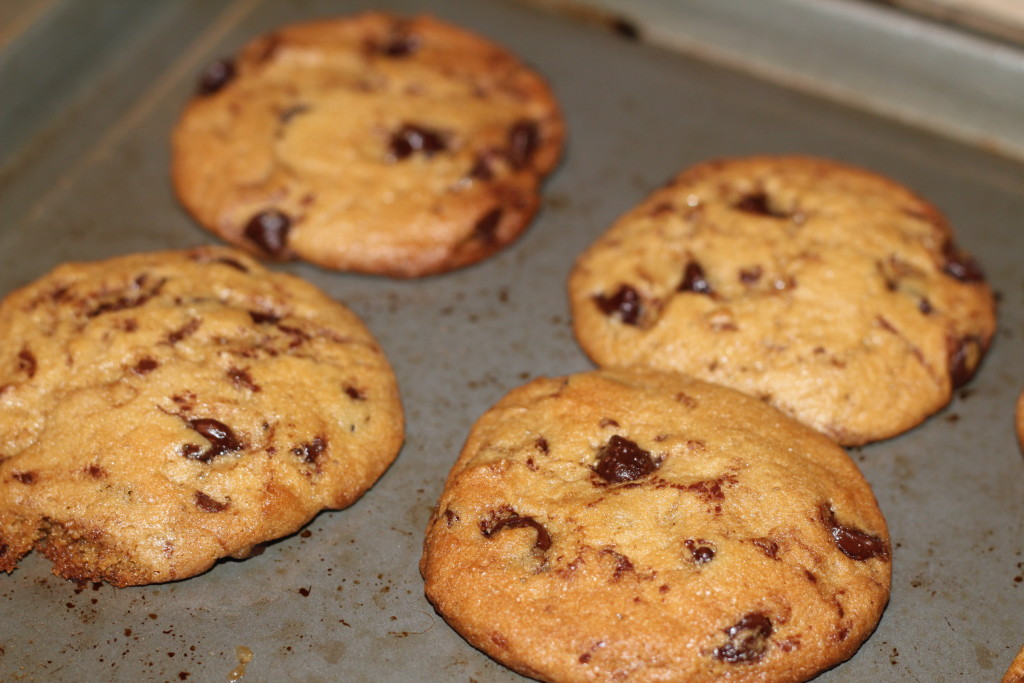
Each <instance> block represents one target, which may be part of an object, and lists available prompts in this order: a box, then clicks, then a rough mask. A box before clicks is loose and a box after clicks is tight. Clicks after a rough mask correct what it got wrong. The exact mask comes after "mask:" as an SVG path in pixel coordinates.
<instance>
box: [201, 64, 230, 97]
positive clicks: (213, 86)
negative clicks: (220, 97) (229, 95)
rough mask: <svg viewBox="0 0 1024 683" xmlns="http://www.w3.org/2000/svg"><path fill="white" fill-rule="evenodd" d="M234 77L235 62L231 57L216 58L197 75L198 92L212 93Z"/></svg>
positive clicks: (203, 93)
mask: <svg viewBox="0 0 1024 683" xmlns="http://www.w3.org/2000/svg"><path fill="white" fill-rule="evenodd" d="M234 77H235V62H234V60H231V59H217V60H214V61H212V62H210V63H209V64H207V65H206V68H205V69H203V73H202V74H201V75H200V76H199V94H200V95H212V94H213V93H215V92H217V91H218V90H220V89H222V88H223V87H224V86H226V85H227V84H228V83H230V82H231V81H232V80H233V79H234Z"/></svg>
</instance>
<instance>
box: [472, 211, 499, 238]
mask: <svg viewBox="0 0 1024 683" xmlns="http://www.w3.org/2000/svg"><path fill="white" fill-rule="evenodd" d="M501 214H502V211H501V207H495V208H493V209H491V210H490V211H488V212H487V213H485V214H484V215H483V216H481V217H480V220H478V221H477V222H476V225H475V226H473V234H475V235H476V236H477V237H478V238H480V239H481V240H483V241H484V242H487V243H488V244H494V243H495V242H496V238H497V236H498V226H499V225H500V224H501Z"/></svg>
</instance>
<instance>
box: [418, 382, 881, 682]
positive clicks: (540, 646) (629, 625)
mask: <svg viewBox="0 0 1024 683" xmlns="http://www.w3.org/2000/svg"><path fill="white" fill-rule="evenodd" d="M420 568H421V571H422V573H423V576H424V579H425V586H426V593H427V596H428V597H429V599H430V600H431V601H432V602H433V604H434V605H435V607H436V608H437V610H438V611H439V612H440V613H441V614H442V615H443V616H444V618H445V619H446V620H447V621H448V623H449V624H451V626H452V627H454V628H455V629H456V630H457V631H458V632H459V633H460V634H461V635H462V636H463V637H465V638H466V639H467V640H468V641H469V642H470V643H471V644H473V645H474V646H476V647H478V648H480V649H481V650H483V651H484V652H486V653H487V654H489V655H491V656H492V657H494V658H495V659H497V660H498V661H500V662H502V663H504V664H506V665H508V666H509V667H511V668H513V669H515V670H516V671H519V672H521V673H523V674H525V675H528V676H532V677H534V678H538V679H541V680H551V681H583V680H595V679H608V680H627V679H634V678H635V679H636V680H687V681H689V680H693V681H712V680H726V679H727V680H751V681H754V680H758V681H761V680H773V681H774V680H778V681H800V680H806V679H808V678H811V677H812V676H814V675H815V674H816V673H818V672H820V671H822V670H824V669H827V668H829V667H831V666H834V665H835V664H837V663H839V662H841V661H843V660H845V659H846V658H848V657H850V656H851V655H852V654H853V653H854V652H855V651H856V650H857V648H858V647H859V646H860V644H861V643H862V642H863V641H864V640H865V639H866V638H867V637H868V635H869V634H870V633H871V632H872V630H873V629H874V627H875V625H876V624H877V623H878V619H879V617H880V615H881V613H882V610H883V608H884V607H885V604H886V601H887V600H888V595H889V585H890V570H891V549H890V543H889V537H888V533H887V531H886V525H885V521H884V519H883V517H882V514H881V512H880V511H879V509H878V507H877V505H876V503H875V500H874V497H873V495H872V493H871V490H870V488H869V487H868V485H867V483H866V482H865V480H864V478H863V477H862V476H861V474H860V473H859V471H858V470H857V467H856V466H855V465H854V464H853V462H852V461H851V460H850V459H849V457H847V455H846V453H845V452H844V451H843V450H842V449H841V448H839V447H838V446H837V445H836V444H835V443H833V442H832V441H831V440H829V439H828V438H827V437H825V436H823V435H821V434H819V433H817V432H815V431H813V430H811V429H810V428H808V427H806V426H804V425H801V424H799V423H797V422H796V421H794V420H792V419H790V418H787V417H786V416H784V415H783V414H781V413H780V412H778V411H777V410H775V409H773V408H771V407H770V406H768V405H766V404H765V403H763V402H762V401H758V400H757V399H754V398H752V397H749V396H746V395H743V394H740V393H739V392H736V391H734V390H731V389H727V388H724V387H721V386H718V385H712V384H707V383H704V382H702V381H699V380H695V379H689V378H686V377H684V376H682V375H676V374H669V373H661V372H657V371H653V370H643V369H618V370H602V371H595V372H591V373H584V374H579V375H571V376H568V377H559V378H550V379H548V378H545V379H538V380H535V381H533V382H531V383H529V384H527V385H525V386H522V387H520V388H518V389H514V390H513V391H511V392H510V393H509V394H508V395H507V396H506V397H505V398H503V399H502V400H501V401H500V402H499V403H498V404H497V405H495V406H494V407H493V408H491V409H490V410H489V411H487V412H486V413H485V414H484V415H483V416H482V417H481V418H480V419H479V420H478V421H477V423H476V424H475V425H474V426H473V429H472V431H471V432H470V435H469V437H468V439H467V441H466V444H465V446H464V448H463V450H462V453H461V455H460V456H459V458H458V461H457V462H456V463H455V465H454V466H453V468H452V470H451V473H450V474H449V476H448V479H447V482H446V485H445V490H444V492H443V493H442V495H441V497H440V500H439V502H438V504H437V507H436V509H435V511H434V514H433V515H432V517H431V520H430V522H429V525H428V529H427V537H426V542H425V545H424V553H423V557H422V560H421V564H420Z"/></svg>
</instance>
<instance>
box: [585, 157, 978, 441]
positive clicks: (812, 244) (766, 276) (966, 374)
mask: <svg viewBox="0 0 1024 683" xmlns="http://www.w3.org/2000/svg"><path fill="white" fill-rule="evenodd" d="M569 292H570V297H571V300H572V310H573V316H574V327H575V332H576V336H577V338H578V339H579V342H580V344H581V345H582V347H583V348H584V350H585V351H586V352H587V354H588V355H590V356H591V358H593V359H594V361H595V362H597V363H598V364H599V365H602V366H604V365H631V364H644V365H650V366H654V367H661V368H668V369H675V370H679V371H682V372H686V373H688V374H692V375H694V376H697V377H700V378H703V379H706V380H709V381H714V382H717V383H721V384H725V385H727V386H731V387H733V388H736V389H739V390H741V391H744V392H745V393H749V394H751V395H754V396H757V397H760V398H764V399H765V400H768V401H769V402H771V403H772V404H773V405H775V406H776V407H778V408H780V409H782V410H783V411H784V412H786V413H788V414H790V415H792V416H795V417H796V418H797V419H800V420H801V421H803V422H805V423H807V424H809V425H811V426H813V427H815V428H816V429H819V430H821V431H823V432H825V433H827V434H829V435H831V436H832V437H834V438H835V439H837V440H838V441H839V442H840V443H843V444H846V445H859V444H863V443H866V442H869V441H874V440H877V439H882V438H886V437H889V436H893V435H895V434H898V433H900V432H902V431H905V430H907V429H910V428H911V427H913V426H915V425H917V424H919V423H920V422H921V421H922V420H924V419H925V418H926V417H927V416H928V415H930V414H932V413H934V412H935V411H936V410H938V409H940V408H941V407H943V406H944V405H946V403H948V402H949V400H950V397H951V394H952V390H953V388H955V387H956V386H958V385H960V384H963V383H964V382H966V381H968V380H969V379H970V377H971V376H972V375H973V373H974V371H975V370H976V369H977V367H978V364H979V363H980V361H981V358H982V356H983V355H984V353H985V351H986V349H987V347H988V345H989V341H990V339H991V337H992V334H993V331H994V329H995V306H994V301H993V297H992V293H991V291H990V289H989V287H988V285H987V284H986V283H985V281H984V279H983V275H982V273H981V271H980V269H979V268H978V266H977V264H976V263H975V262H974V261H973V260H972V259H971V258H970V257H969V256H968V255H967V254H965V253H964V252H962V251H961V250H960V249H958V248H957V247H956V245H955V244H954V242H953V235H952V233H951V230H950V228H949V226H948V225H947V223H946V221H945V219H944V218H943V217H942V216H941V215H940V214H939V213H938V211H937V210H936V209H935V208H934V207H933V206H931V205H930V204H928V203H927V202H925V201H923V200H922V199H920V198H919V197H917V196H915V195H914V194H913V193H911V192H910V191H908V190H907V189H905V188H903V187H901V186H899V185H897V184H895V183H893V182H891V181H889V180H887V179H885V178H882V177H880V176H878V175H875V174H873V173H869V172H867V171H863V170H860V169H856V168H851V167H849V166H845V165H840V164H838V163H835V162H830V161H826V160H821V159H813V158H806V157H752V158H746V159H732V160H720V161H714V162H708V163H704V164H700V165H698V166H695V167H693V168H691V169H689V170H687V171H684V172H683V173H681V174H680V175H678V176H677V177H676V178H675V179H673V180H672V181H671V182H670V183H669V184H668V185H667V186H665V187H663V188H661V189H659V190H657V191H656V192H654V193H653V194H652V195H651V196H650V197H648V198H647V199H645V200H644V201H643V202H641V203H640V204H639V205H638V206H637V207H636V208H634V209H632V210H631V211H629V212H628V213H626V214H625V215H624V216H622V217H621V218H620V219H619V220H618V221H617V222H616V223H615V224H614V225H613V226H612V228H611V229H610V230H608V231H607V233H605V234H604V235H603V236H602V237H601V238H599V239H598V240H597V241H596V242H595V243H594V244H593V245H592V246H591V247H590V248H589V249H588V250H587V251H586V252H584V253H583V254H582V255H581V256H580V257H579V258H578V260H577V262H576V264H575V267H574V269H573V272H572V275H571V277H570V280H569Z"/></svg>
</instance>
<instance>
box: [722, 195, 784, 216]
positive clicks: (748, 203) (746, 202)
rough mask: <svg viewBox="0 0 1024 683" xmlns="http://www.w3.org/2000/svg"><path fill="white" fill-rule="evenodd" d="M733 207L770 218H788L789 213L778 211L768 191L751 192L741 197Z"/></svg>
mask: <svg viewBox="0 0 1024 683" xmlns="http://www.w3.org/2000/svg"><path fill="white" fill-rule="evenodd" d="M733 208H735V209H739V210H740V211H744V212H746V213H752V214H756V215H758V216H768V217H770V218H786V217H787V216H788V215H789V214H787V213H786V212H784V211H778V210H777V209H776V208H775V207H773V206H772V203H771V199H770V198H769V197H768V194H767V193H766V192H751V193H749V194H745V195H743V196H742V197H740V200H739V201H738V202H736V203H735V204H733Z"/></svg>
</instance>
